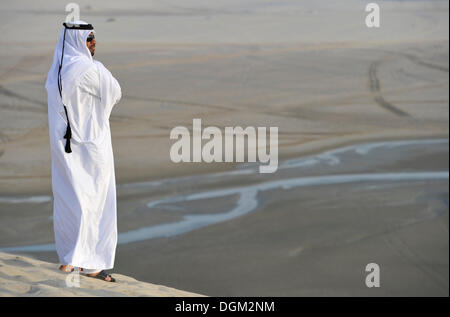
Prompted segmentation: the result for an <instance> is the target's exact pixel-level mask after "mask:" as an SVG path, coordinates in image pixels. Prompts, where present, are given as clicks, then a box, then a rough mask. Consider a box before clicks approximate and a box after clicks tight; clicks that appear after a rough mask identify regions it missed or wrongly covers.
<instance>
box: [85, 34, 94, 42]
mask: <svg viewBox="0 0 450 317" xmlns="http://www.w3.org/2000/svg"><path fill="white" fill-rule="evenodd" d="M93 39H95V36H94V34H92V35H89V36H88V37H87V39H86V42H92V40H93Z"/></svg>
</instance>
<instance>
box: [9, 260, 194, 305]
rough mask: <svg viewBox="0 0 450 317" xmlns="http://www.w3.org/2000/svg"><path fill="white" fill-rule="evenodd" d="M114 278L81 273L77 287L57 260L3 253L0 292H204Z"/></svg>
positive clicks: (162, 294)
mask: <svg viewBox="0 0 450 317" xmlns="http://www.w3.org/2000/svg"><path fill="white" fill-rule="evenodd" d="M114 278H115V279H116V281H117V282H116V283H107V282H104V281H101V280H97V279H93V278H89V277H86V276H82V275H79V286H80V287H75V286H73V285H75V282H76V279H74V278H72V276H69V274H68V273H63V272H60V271H59V270H58V264H56V263H48V262H44V261H39V260H35V259H31V258H28V257H24V256H16V255H12V254H7V253H0V296H57V297H61V296H152V297H193V296H203V295H199V294H195V293H190V292H185V291H181V290H177V289H174V288H170V287H166V286H162V285H155V284H150V283H144V282H140V281H137V280H135V279H134V278H132V277H128V276H125V275H121V274H114ZM66 279H68V280H69V284H66ZM67 285H72V287H68V286H67Z"/></svg>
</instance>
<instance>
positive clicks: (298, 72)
mask: <svg viewBox="0 0 450 317" xmlns="http://www.w3.org/2000/svg"><path fill="white" fill-rule="evenodd" d="M78 3H79V5H80V13H81V18H82V19H84V20H86V21H88V22H90V23H92V24H93V25H94V27H95V28H96V32H97V33H96V38H97V50H96V55H95V58H97V59H98V60H100V61H101V62H103V64H104V65H105V66H106V67H108V69H110V70H111V72H112V73H113V74H114V76H116V78H117V79H118V81H119V83H120V84H121V87H122V93H123V98H122V100H121V102H120V104H119V105H118V106H117V107H116V108H115V109H114V110H113V113H112V117H111V129H112V139H113V148H114V155H115V168H116V177H117V183H118V187H117V193H118V229H119V232H120V235H119V245H118V249H117V258H116V267H115V270H117V272H120V273H121V274H125V275H127V276H132V277H133V278H137V279H139V280H142V281H146V282H149V283H157V284H162V285H168V286H169V287H174V288H177V289H183V290H187V291H190V292H195V293H200V294H206V295H208V296H329V295H337V296H417V295H424V296H448V294H449V285H448V273H449V267H448V250H449V244H448V131H449V119H448V116H449V101H448V94H449V80H448V75H449V73H448V71H449V64H448V57H449V52H448V45H449V40H448V22H449V14H448V2H446V1H378V3H379V4H380V7H381V27H380V28H379V29H369V28H367V27H366V26H365V24H364V20H365V15H366V12H365V11H364V7H365V2H363V1H356V0H348V1H338V2H333V1H307V0H299V1H268V0H267V1H266V0H258V1H257V0H249V1H234V0H233V1H225V0H223V1H222V0H220V1H201V0H189V1H182V2H181V1H180V2H177V1H164V2H163V1H136V2H133V4H132V5H129V4H126V5H125V4H123V3H121V2H115V1H96V2H95V3H92V2H89V1H78ZM65 15H66V13H65V12H64V5H63V4H62V3H61V2H60V1H46V2H43V3H39V4H38V3H29V2H27V1H14V2H10V3H2V4H0V16H1V18H2V25H0V28H1V30H2V34H3V37H2V38H1V39H0V42H1V46H0V71H1V72H0V249H1V250H2V251H4V252H11V253H17V254H21V255H27V256H30V257H33V258H35V259H39V260H43V261H49V262H52V263H57V261H58V259H57V256H56V253H55V251H54V246H53V243H54V238H53V223H52V201H51V178H50V175H51V170H50V162H49V160H50V152H49V144H48V124H47V104H46V92H45V89H44V82H45V78H46V74H47V71H48V68H49V66H50V63H51V60H52V55H53V50H54V46H55V44H56V40H57V37H58V34H59V31H60V27H61V23H62V21H63V20H64V18H65ZM30 25H32V26H33V27H31V28H30V27H29V26H30ZM193 118H201V119H202V124H203V125H205V126H208V125H211V126H217V127H219V128H221V129H223V128H224V127H226V126H242V127H247V126H254V127H258V126H261V127H269V126H277V127H279V145H280V147H279V161H280V163H279V170H278V171H277V172H276V173H274V174H267V175H261V174H259V173H258V172H257V168H256V167H255V166H254V165H252V164H245V163H243V164H238V163H215V164H213V163H211V164H206V163H181V164H175V163H173V162H171V161H170V157H169V150H170V146H171V145H172V144H173V141H172V140H170V139H169V134H170V131H171V129H172V128H174V127H175V126H179V125H181V126H186V127H188V128H190V127H192V119H193ZM371 262H375V263H378V264H379V265H380V267H381V272H382V273H381V276H382V277H381V285H382V286H381V287H380V288H377V289H369V288H367V287H366V285H365V284H364V279H365V275H366V272H365V271H364V268H365V265H366V264H368V263H371ZM52 265H53V266H55V265H56V264H52ZM113 273H114V272H113ZM55 274H59V273H58V272H56V273H55Z"/></svg>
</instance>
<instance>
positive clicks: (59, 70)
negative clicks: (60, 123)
mask: <svg viewBox="0 0 450 317" xmlns="http://www.w3.org/2000/svg"><path fill="white" fill-rule="evenodd" d="M66 30H67V29H66V28H64V38H63V47H62V52H61V62H60V63H59V69H58V89H59V95H60V96H61V103H62V81H61V68H62V63H63V57H64V44H65V42H66ZM62 105H63V106H64V112H65V113H66V118H67V129H66V134H65V135H64V139H66V147H65V151H66V153H72V149H71V148H70V139H71V138H72V129H71V128H70V122H69V115H68V113H67V107H66V106H65V105H64V103H63V104H62Z"/></svg>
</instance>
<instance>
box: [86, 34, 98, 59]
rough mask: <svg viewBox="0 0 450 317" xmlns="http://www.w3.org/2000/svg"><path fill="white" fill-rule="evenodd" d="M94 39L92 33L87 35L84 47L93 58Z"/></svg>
mask: <svg viewBox="0 0 450 317" xmlns="http://www.w3.org/2000/svg"><path fill="white" fill-rule="evenodd" d="M95 43H96V41H95V38H94V32H91V33H89V36H88V37H87V40H86V46H87V47H88V49H89V52H91V55H92V56H94V52H95Z"/></svg>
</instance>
